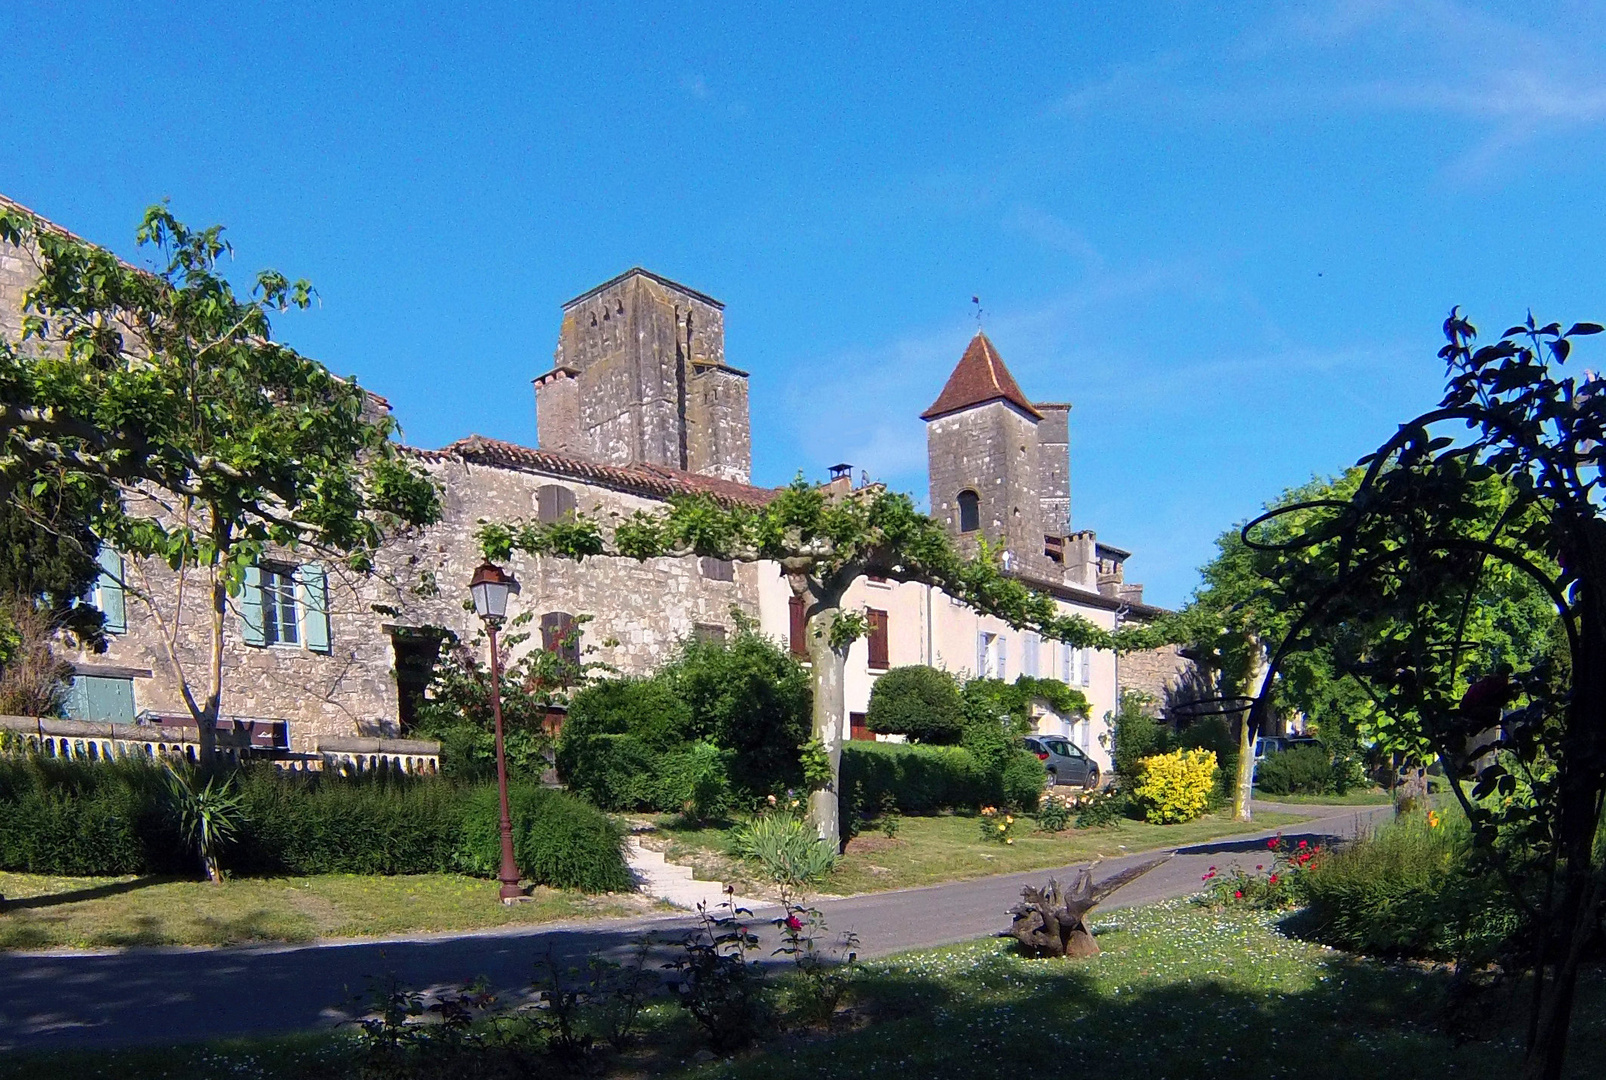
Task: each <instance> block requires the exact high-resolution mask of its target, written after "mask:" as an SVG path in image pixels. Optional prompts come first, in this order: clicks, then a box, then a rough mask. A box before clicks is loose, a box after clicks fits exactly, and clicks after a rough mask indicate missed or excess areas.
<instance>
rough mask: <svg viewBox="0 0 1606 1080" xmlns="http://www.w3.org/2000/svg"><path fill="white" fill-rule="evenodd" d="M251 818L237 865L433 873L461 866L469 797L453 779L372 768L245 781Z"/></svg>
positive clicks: (263, 768)
mask: <svg viewBox="0 0 1606 1080" xmlns="http://www.w3.org/2000/svg"><path fill="white" fill-rule="evenodd" d="M239 790H240V802H241V805H242V807H243V812H244V815H245V818H246V826H245V828H244V829H243V831H242V836H241V838H240V842H239V844H238V845H237V847H236V849H235V852H234V855H233V856H232V858H231V864H232V866H233V867H234V869H235V870H236V871H237V872H240V873H254V874H285V875H302V874H425V873H434V872H439V871H441V870H447V869H455V868H456V858H457V848H458V845H459V843H460V842H461V841H460V836H461V833H462V824H463V801H464V798H465V797H466V792H468V791H469V790H472V789H470V788H466V787H460V786H459V785H457V784H455V783H452V782H451V781H444V780H433V779H425V778H414V777H403V776H397V775H394V774H387V773H372V774H366V775H361V776H356V777H340V776H334V775H323V774H318V773H312V774H307V775H302V776H281V775H279V774H278V773H277V772H276V771H275V770H274V769H273V767H272V766H270V765H259V766H255V767H253V768H250V769H247V770H246V771H245V774H244V776H243V777H242V778H241V781H240V789H239Z"/></svg>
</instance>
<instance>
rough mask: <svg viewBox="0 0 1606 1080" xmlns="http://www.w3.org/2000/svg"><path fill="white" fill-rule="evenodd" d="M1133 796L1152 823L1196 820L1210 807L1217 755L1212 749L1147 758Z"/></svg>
mask: <svg viewBox="0 0 1606 1080" xmlns="http://www.w3.org/2000/svg"><path fill="white" fill-rule="evenodd" d="M1138 764H1139V771H1138V782H1137V786H1136V787H1134V788H1133V789H1132V797H1133V798H1134V799H1136V800H1137V802H1138V804H1139V805H1140V806H1142V807H1143V816H1144V818H1145V819H1146V820H1148V821H1149V822H1150V823H1151V824H1155V825H1172V824H1177V823H1179V822H1183V821H1192V820H1193V819H1194V818H1196V817H1198V816H1199V815H1200V814H1202V813H1204V812H1205V811H1206V810H1208V809H1209V808H1210V796H1211V793H1212V792H1213V791H1214V790H1215V786H1216V755H1215V754H1214V753H1212V752H1211V751H1209V750H1175V751H1172V752H1171V753H1169V754H1156V755H1154V756H1153V757H1146V758H1144V759H1143V760H1142V761H1141V762H1139V763H1138Z"/></svg>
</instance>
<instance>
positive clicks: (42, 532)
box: [0, 469, 105, 664]
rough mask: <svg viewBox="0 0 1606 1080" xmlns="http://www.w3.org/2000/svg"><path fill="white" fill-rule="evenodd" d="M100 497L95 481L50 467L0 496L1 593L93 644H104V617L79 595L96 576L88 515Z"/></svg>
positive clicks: (0, 656) (1, 658)
mask: <svg viewBox="0 0 1606 1080" xmlns="http://www.w3.org/2000/svg"><path fill="white" fill-rule="evenodd" d="M103 497H104V495H103V492H102V489H101V487H100V485H98V484H94V483H91V482H89V481H87V480H84V479H83V478H80V477H74V476H73V475H72V474H70V473H66V472H64V471H63V470H60V469H54V470H50V471H48V472H47V473H46V474H45V475H43V476H40V477H38V478H37V479H35V480H34V481H33V482H32V483H27V484H20V485H18V486H17V487H16V488H15V489H14V490H13V491H12V494H11V498H10V499H9V500H0V597H5V598H17V599H19V600H22V601H26V602H32V603H33V604H35V605H36V606H38V607H40V608H42V609H43V610H44V611H46V612H48V613H49V621H50V623H51V624H52V625H53V626H55V627H57V628H59V629H62V630H65V631H67V632H68V633H70V634H72V635H73V636H75V637H76V638H77V639H78V640H79V641H81V642H84V643H85V644H87V645H89V646H90V647H92V648H95V649H97V650H99V649H103V648H104V647H105V638H104V636H103V634H102V628H103V626H104V622H105V620H104V618H103V617H102V615H101V612H100V611H99V609H97V608H94V607H91V606H89V605H88V604H85V603H82V602H81V599H82V598H83V597H84V596H86V595H87V594H88V592H89V590H90V589H91V587H93V586H94V584H95V581H96V579H98V578H99V577H100V564H99V562H97V561H96V555H98V554H99V552H100V540H99V538H98V537H96V536H95V534H94V532H93V531H92V529H91V525H90V515H91V513H92V512H93V509H94V507H95V506H96V505H97V504H98V503H99V502H100V501H101V499H102V498H103ZM4 663H5V650H4V649H3V648H0V664H4Z"/></svg>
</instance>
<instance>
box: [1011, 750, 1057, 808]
mask: <svg viewBox="0 0 1606 1080" xmlns="http://www.w3.org/2000/svg"><path fill="white" fill-rule="evenodd" d="M999 781H1000V783H1001V785H1002V787H1003V801H1004V805H1005V806H1007V807H1009V808H1010V809H1011V810H1021V811H1026V812H1030V811H1033V810H1036V809H1037V804H1038V801H1039V800H1040V799H1042V797H1043V788H1044V787H1045V786H1046V785H1047V784H1048V770H1047V769H1046V768H1045V767H1044V766H1043V763H1042V761H1040V760H1039V759H1038V757H1037V755H1036V754H1034V753H1031V752H1030V751H1028V750H1021V749H1016V750H1012V751H1010V753H1009V756H1008V757H1006V758H1005V759H1004V768H1003V771H1002V773H1001V775H1000V777H999Z"/></svg>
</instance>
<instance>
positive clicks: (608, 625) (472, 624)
mask: <svg viewBox="0 0 1606 1080" xmlns="http://www.w3.org/2000/svg"><path fill="white" fill-rule="evenodd" d="M427 467H428V469H429V471H430V472H431V474H432V475H434V476H435V477H436V479H437V480H438V481H439V482H440V484H441V486H442V504H443V509H444V515H443V520H442V521H441V522H440V523H439V524H437V525H434V526H431V527H430V528H428V529H426V530H422V531H421V532H417V533H415V534H413V535H410V536H404V537H401V538H398V539H397V540H396V541H395V542H393V543H391V544H389V545H387V546H386V547H384V548H382V549H381V551H380V554H379V558H378V568H377V570H378V572H377V573H375V574H373V575H368V576H364V575H356V574H353V573H351V572H349V571H346V570H344V569H343V568H341V567H339V566H336V565H332V564H331V565H328V566H327V569H328V571H329V593H330V631H331V632H330V653H329V654H328V655H323V654H320V653H314V652H310V651H308V650H306V649H304V648H298V647H279V646H273V647H266V648H258V647H252V646H249V645H246V644H245V641H244V637H243V634H242V629H241V621H240V617H239V612H238V611H237V610H233V609H231V610H230V612H229V614H228V617H227V621H226V624H225V631H224V640H225V648H224V657H223V671H224V679H223V685H224V694H223V703H222V711H223V713H224V714H225V715H231V716H249V717H260V718H270V719H286V720H289V721H290V739H291V748H292V749H293V750H296V751H298V752H309V751H311V750H313V749H314V748H315V747H316V746H317V744H318V742H319V741H320V740H321V739H329V738H340V737H351V736H370V737H371V736H393V735H396V734H398V715H399V703H398V692H397V687H396V679H395V671H394V669H395V652H394V649H393V646H392V638H391V634H392V632H395V631H397V630H398V628H426V627H440V628H443V629H446V630H450V631H451V632H452V633H454V634H456V635H457V636H458V637H459V638H461V639H462V640H463V641H465V642H471V643H472V642H474V639H475V635H476V634H478V632H479V630H480V623H479V620H478V618H477V617H476V616H475V615H474V614H473V613H472V612H471V611H465V610H464V608H463V603H464V601H465V600H466V599H467V596H468V580H469V577H470V576H471V574H472V573H473V570H474V567H475V566H476V565H477V564H478V563H479V562H480V558H481V556H480V553H479V549H478V546H477V545H476V544H475V542H474V536H473V534H474V531H475V529H476V527H477V524H478V522H479V521H480V520H481V519H493V520H510V519H512V518H517V517H530V516H532V515H533V514H534V512H535V506H536V492H537V491H538V489H539V488H540V487H541V486H542V485H546V484H558V485H562V486H564V487H567V488H569V489H570V490H571V491H573V492H574V495H575V498H576V505H577V507H578V508H579V509H580V510H581V511H583V512H586V513H589V514H593V515H596V516H599V517H603V518H606V517H608V516H609V515H610V514H614V513H618V514H620V515H627V514H630V513H632V512H634V511H635V510H638V509H641V510H652V509H654V508H655V507H656V506H657V505H659V504H657V503H655V502H654V501H653V500H651V499H647V498H642V497H637V496H634V495H628V494H624V493H620V492H617V491H613V490H611V489H607V488H602V487H596V486H593V485H589V484H584V483H580V482H577V481H575V480H572V479H569V478H567V477H562V476H553V475H545V474H541V473H537V472H533V471H527V470H522V469H513V468H498V467H491V466H485V465H478V464H470V463H467V462H464V461H462V460H458V459H453V458H449V457H445V456H438V457H435V458H434V459H433V460H431V461H430V462H429V463H428V466H427ZM286 558H287V559H288V560H290V561H295V560H296V557H295V556H294V555H293V554H291V555H287V556H286ZM508 569H510V570H511V571H512V572H513V573H514V574H515V575H516V576H517V577H518V579H519V581H520V584H521V586H522V591H521V592H520V594H519V595H518V596H516V597H514V598H513V600H512V602H511V604H510V608H509V615H510V617H516V616H517V615H519V614H520V613H522V612H530V613H532V614H533V615H534V617H535V618H534V620H533V621H532V622H531V624H530V625H528V626H524V627H518V628H512V627H510V632H512V631H514V630H515V629H517V630H528V631H529V632H530V635H531V636H530V638H529V639H528V640H526V641H525V642H524V643H523V644H522V645H519V646H517V647H516V649H517V650H522V649H529V648H538V647H540V625H539V619H540V616H541V615H542V614H544V613H547V612H567V613H569V614H571V615H585V614H590V615H595V616H596V618H595V621H593V622H591V623H589V624H588V625H587V626H586V627H585V629H584V633H583V636H582V639H581V647H582V648H590V647H593V646H595V647H596V651H595V652H594V653H588V654H587V658H588V659H592V660H600V661H602V662H604V663H608V664H612V665H613V666H615V667H617V668H618V669H619V670H620V671H621V672H624V673H626V674H645V673H646V672H649V671H651V670H653V669H655V668H656V667H657V666H659V665H660V664H662V663H663V661H664V660H666V659H667V658H668V657H669V655H670V654H671V652H672V651H673V650H674V649H675V647H676V645H677V644H678V643H679V641H680V640H681V639H682V638H684V637H686V636H688V635H689V634H691V632H692V630H693V628H694V627H695V626H696V625H698V624H713V625H720V626H724V627H727V628H729V627H730V626H731V624H732V620H731V615H730V610H731V608H732V607H736V608H738V609H740V610H742V611H743V612H745V613H747V614H748V615H751V616H754V617H756V616H757V614H758V581H759V575H760V574H763V573H766V572H767V573H769V574H778V570H777V569H776V568H775V567H774V566H768V565H746V566H743V565H738V566H737V567H736V568H735V574H734V580H732V581H716V580H709V579H705V578H704V577H703V576H702V573H701V567H700V565H699V561H698V560H697V559H694V558H686V559H652V560H649V561H647V562H645V563H637V562H635V561H634V560H630V559H592V560H588V561H587V562H585V563H583V564H577V563H574V562H570V561H567V560H562V559H553V558H536V557H532V556H523V555H521V556H517V557H515V558H514V559H513V560H512V561H511V562H510V563H509V565H508ZM128 576H129V579H130V583H131V584H132V585H134V586H135V587H136V588H141V589H143V590H146V591H148V592H149V594H150V595H151V596H154V597H156V598H157V605H158V606H159V608H160V609H161V611H162V613H163V618H164V619H169V620H170V619H171V615H172V611H173V607H174V603H175V598H176V594H177V590H176V582H175V581H174V579H173V575H172V573H171V572H170V571H168V570H167V568H166V567H165V566H163V565H161V564H154V563H148V562H142V563H137V564H133V565H131V566H130V567H129V570H128ZM198 599H200V598H199V597H197V596H196V595H195V594H194V593H193V592H192V593H191V596H190V599H189V600H187V601H186V605H185V610H184V613H183V617H182V619H181V620H180V622H179V626H180V633H179V634H178V640H177V648H176V650H175V651H176V652H177V653H178V656H179V659H180V662H181V663H182V664H183V665H184V667H185V669H186V671H188V672H193V673H195V674H193V675H192V676H191V679H192V681H193V682H195V683H196V684H199V683H201V682H203V681H204V671H205V666H206V649H207V637H206V631H205V625H206V624H205V622H204V619H205V608H204V602H203V603H197V600H198ZM376 609H380V610H376ZM127 612H128V632H127V633H125V634H121V635H118V636H116V637H115V638H114V639H113V641H112V644H111V647H110V649H109V650H108V652H107V653H105V654H104V655H101V656H89V655H86V656H81V657H79V658H78V660H79V661H80V662H81V663H82V664H83V665H84V668H85V669H86V670H87V669H89V668H92V667H97V666H100V667H119V668H134V669H146V670H149V671H150V675H149V676H148V677H139V678H136V679H135V680H134V695H135V707H136V709H138V710H141V711H143V710H151V711H154V712H160V713H172V714H183V713H184V712H185V706H184V702H183V697H182V694H181V690H180V685H179V683H178V681H177V679H176V678H175V676H174V673H173V669H172V665H171V663H170V662H169V660H168V658H167V656H166V652H165V649H164V648H163V645H162V635H161V631H160V626H159V624H158V621H157V619H156V617H155V615H154V614H153V612H152V610H151V607H150V605H149V604H147V603H146V602H144V601H142V600H140V599H137V598H135V597H133V596H130V597H129V598H128V601H127ZM169 625H171V622H169ZM476 647H478V648H480V649H483V648H484V645H483V643H479V644H478V645H477V646H476Z"/></svg>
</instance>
